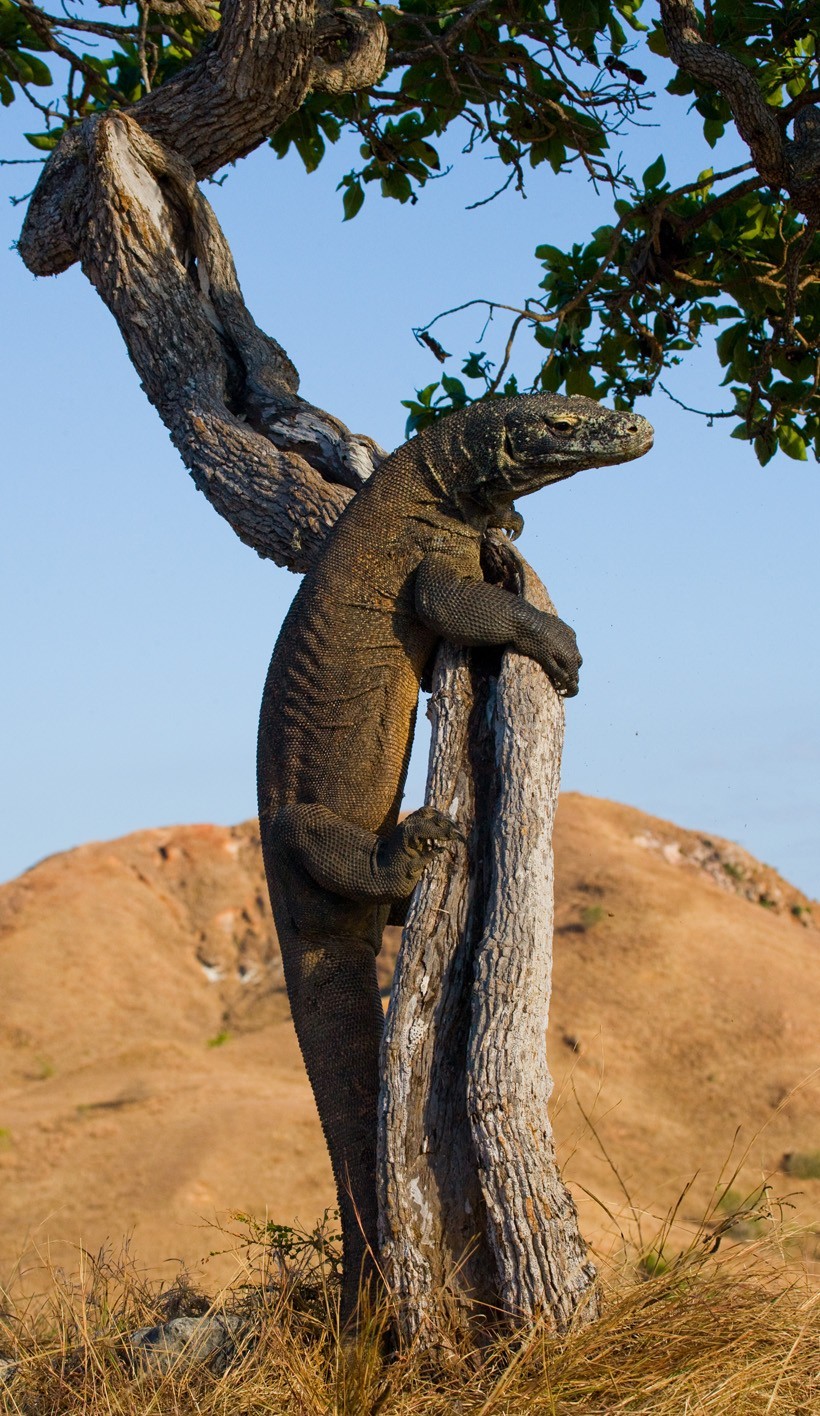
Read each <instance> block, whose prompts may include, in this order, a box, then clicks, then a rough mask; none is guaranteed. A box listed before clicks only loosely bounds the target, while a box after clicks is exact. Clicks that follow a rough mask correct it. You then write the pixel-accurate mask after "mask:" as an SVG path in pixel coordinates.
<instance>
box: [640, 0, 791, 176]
mask: <svg viewBox="0 0 820 1416" xmlns="http://www.w3.org/2000/svg"><path fill="white" fill-rule="evenodd" d="M660 5H661V18H662V21H663V32H664V34H665V35H666V42H667V44H668V45H669V54H670V57H671V59H672V61H673V63H675V64H677V66H678V68H679V69H683V70H684V72H685V73H687V74H691V76H692V78H693V79H698V80H699V81H700V82H701V83H704V84H708V85H709V86H710V87H711V88H715V89H717V90H718V92H719V93H722V94H723V97H724V98H725V99H726V101H727V103H728V104H729V107H730V108H731V110H732V115H733V117H734V120H735V123H736V125H737V130H738V132H739V133H740V136H741V137H742V138H743V141H744V142H745V143H746V144H747V145H748V147H749V149H750V151H751V154H752V157H753V159H754V164H755V167H756V168H757V170H758V172H759V173H760V175H761V177H762V178H763V180H764V182H768V183H769V185H770V186H772V187H782V186H785V185H786V184H787V178H788V166H789V164H788V156H787V152H786V140H785V138H784V135H783V132H782V130H781V127H780V124H779V122H778V120H777V115H776V114H775V112H774V109H772V108H770V107H769V105H768V104H767V103H766V101H765V99H764V97H763V95H762V93H761V92H760V88H759V86H758V84H757V82H756V80H755V78H754V75H753V74H752V73H751V72H750V70H749V69H747V68H746V66H745V65H744V64H741V62H740V60H739V59H735V58H734V56H733V55H731V54H725V53H724V52H723V51H722V50H720V49H718V47H717V45H715V44H707V43H706V42H705V40H704V39H703V38H702V37H701V34H700V30H699V29H698V17H697V11H696V10H695V6H694V0H660Z"/></svg>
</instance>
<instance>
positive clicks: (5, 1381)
mask: <svg viewBox="0 0 820 1416" xmlns="http://www.w3.org/2000/svg"><path fill="white" fill-rule="evenodd" d="M19 1366H20V1363H19V1362H12V1360H11V1358H10V1357H0V1386H10V1385H11V1383H12V1382H13V1381H14V1378H15V1376H16V1375H17V1369H18V1367H19Z"/></svg>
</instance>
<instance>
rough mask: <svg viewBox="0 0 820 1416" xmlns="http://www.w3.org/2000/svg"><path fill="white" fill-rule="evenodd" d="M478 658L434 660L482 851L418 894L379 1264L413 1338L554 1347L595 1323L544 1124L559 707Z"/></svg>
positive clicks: (438, 794)
mask: <svg viewBox="0 0 820 1416" xmlns="http://www.w3.org/2000/svg"><path fill="white" fill-rule="evenodd" d="M504 554H505V556H506V557H509V555H510V552H509V551H505V552H504ZM515 559H516V561H519V558H518V557H516V558H515ZM518 570H519V575H520V578H521V580H522V581H523V584H522V585H520V587H519V588H521V589H523V591H524V593H526V595H527V597H528V598H529V599H530V600H531V601H532V602H533V603H535V604H537V605H538V606H539V608H543V609H546V610H549V611H550V612H551V613H554V608H553V606H552V604H551V602H550V600H549V597H548V596H547V594H546V591H545V590H544V589H543V586H541V584H540V582H539V581H538V579H537V577H536V576H535V574H534V572H533V571H532V570H531V569H530V567H528V566H526V565H524V563H523V562H520V561H519V565H518ZM483 659H484V666H483V668H482V667H481V666H480V665H481V660H479V661H478V662H477V663H475V662H471V655H470V654H469V652H468V651H465V650H460V649H456V648H454V647H452V646H445V647H444V648H442V650H441V651H440V654H439V658H438V663H437V666H436V674H435V681H434V686H433V693H432V697H431V701H430V712H431V717H432V721H433V744H432V749H431V758H430V770H429V775H428V784H427V800H428V802H429V803H430V804H431V805H433V806H436V807H437V808H438V809H439V810H441V811H446V812H448V814H451V815H453V816H454V817H455V818H456V819H457V820H459V821H461V822H462V823H463V824H464V826H465V828H466V829H468V830H470V841H469V848H468V851H467V852H466V853H465V852H461V853H460V854H459V855H458V856H457V857H456V859H455V860H454V861H453V862H442V863H439V864H437V865H436V866H435V867H433V868H431V869H430V871H429V872H428V874H427V875H426V877H425V879H424V880H423V881H422V882H421V884H420V885H419V887H418V889H417V891H416V894H415V896H414V900H413V904H412V907H411V910H410V913H409V915H408V919H407V922H406V924H405V929H404V934H403V936H402V944H401V949H400V952H399V958H398V963H397V969H396V976H395V982H394V988H393V995H392V998H391V1003H390V1009H389V1012H388V1019H387V1028H386V1033H385V1041H384V1048H383V1061H382V1094H381V1101H380V1136H379V1185H380V1196H379V1198H380V1219H381V1229H382V1258H383V1262H384V1266H385V1272H386V1276H387V1280H388V1285H389V1287H390V1288H391V1289H392V1290H393V1292H394V1293H395V1294H396V1296H397V1298H398V1302H399V1321H400V1326H401V1329H402V1332H403V1335H404V1336H405V1337H406V1338H407V1339H410V1338H413V1337H415V1336H417V1335H418V1334H419V1333H421V1335H422V1337H423V1340H425V1341H427V1342H430V1343H435V1344H437V1345H438V1344H441V1343H442V1342H445V1341H446V1339H447V1334H448V1333H449V1334H451V1335H452V1333H453V1331H454V1330H455V1331H459V1330H461V1331H464V1330H469V1329H470V1328H476V1327H478V1328H479V1329H483V1328H487V1327H492V1326H494V1325H495V1324H496V1323H497V1322H498V1321H499V1319H501V1318H504V1317H510V1318H513V1319H519V1320H520V1319H529V1318H533V1317H536V1316H538V1315H541V1316H543V1317H545V1318H546V1319H547V1321H548V1322H550V1323H551V1325H552V1326H553V1327H555V1328H557V1329H559V1330H561V1329H564V1328H565V1327H566V1326H567V1325H568V1323H569V1322H570V1321H571V1320H572V1319H573V1318H575V1317H576V1315H578V1316H579V1317H580V1320H584V1321H588V1320H591V1319H592V1318H594V1317H595V1316H597V1313H598V1310H599V1296H598V1290H597V1287H596V1283H595V1270H594V1268H593V1266H592V1265H591V1264H590V1263H589V1262H588V1260H587V1255H586V1249H585V1246H584V1243H583V1240H582V1239H581V1237H580V1233H579V1231H578V1225H577V1214H576V1211H575V1206H574V1204H573V1201H572V1198H571V1196H570V1195H569V1193H568V1191H567V1190H566V1188H565V1186H564V1185H563V1183H562V1181H561V1178H560V1175H559V1173H558V1168H557V1164H556V1158H555V1148H554V1143H553V1138H552V1131H551V1128H550V1124H549V1119H548V1115H547V1103H548V1100H549V1096H550V1093H551V1090H552V1081H551V1078H550V1075H549V1071H548V1069H547V1060H546V1028H547V1014H548V1009H549V996H550V979H551V971H552V923H553V858H552V828H553V822H554V817H555V806H556V802H557V797H558V783H559V776H560V764H561V749H562V745H563V736H564V705H563V702H562V700H561V699H560V698H559V697H558V695H557V694H556V693H555V691H554V690H553V688H552V686H551V684H550V683H549V680H548V679H547V677H546V675H545V674H544V672H543V670H542V669H541V668H540V667H539V666H538V665H537V664H535V663H534V662H533V661H532V660H529V659H524V658H522V657H521V656H519V655H517V654H513V653H505V654H504V655H503V656H502V658H501V662H500V665H499V666H494V667H491V668H488V667H487V664H486V656H483Z"/></svg>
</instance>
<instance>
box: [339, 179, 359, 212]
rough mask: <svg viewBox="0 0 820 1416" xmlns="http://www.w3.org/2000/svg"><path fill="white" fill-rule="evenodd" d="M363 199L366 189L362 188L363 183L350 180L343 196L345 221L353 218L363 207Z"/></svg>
mask: <svg viewBox="0 0 820 1416" xmlns="http://www.w3.org/2000/svg"><path fill="white" fill-rule="evenodd" d="M363 201H364V191H363V189H362V186H361V183H360V182H350V183H349V184H348V185H347V186H346V187H345V191H344V196H343V197H342V206H343V207H344V219H345V221H352V220H353V218H354V216H355V215H356V212H357V211H359V210H360V209H361V206H362V203H363Z"/></svg>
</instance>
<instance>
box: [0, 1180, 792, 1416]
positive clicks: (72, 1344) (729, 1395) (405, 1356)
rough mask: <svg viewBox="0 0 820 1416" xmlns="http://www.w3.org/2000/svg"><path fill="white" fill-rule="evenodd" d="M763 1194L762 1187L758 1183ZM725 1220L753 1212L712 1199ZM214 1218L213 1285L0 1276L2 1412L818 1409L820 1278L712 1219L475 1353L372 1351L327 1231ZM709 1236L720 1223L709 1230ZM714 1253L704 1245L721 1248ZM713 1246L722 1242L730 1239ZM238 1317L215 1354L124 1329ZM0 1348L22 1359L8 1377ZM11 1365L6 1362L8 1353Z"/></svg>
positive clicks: (604, 1414)
mask: <svg viewBox="0 0 820 1416" xmlns="http://www.w3.org/2000/svg"><path fill="white" fill-rule="evenodd" d="M753 1198H754V1199H755V1200H758V1201H759V1200H760V1198H761V1197H760V1196H755V1197H753ZM719 1209H720V1211H721V1213H722V1214H723V1215H724V1216H725V1219H726V1220H727V1221H728V1220H729V1219H730V1217H731V1216H733V1215H737V1214H738V1213H740V1214H743V1215H749V1214H750V1213H755V1212H756V1211H755V1206H754V1205H753V1204H751V1203H750V1201H749V1200H746V1201H741V1202H740V1203H738V1201H737V1197H736V1196H735V1195H733V1194H731V1193H730V1192H727V1194H726V1196H724V1197H722V1198H721V1202H720V1204H719ZM236 1219H237V1227H236V1229H235V1230H234V1231H227V1232H226V1234H225V1240H226V1246H229V1247H230V1249H231V1251H232V1252H234V1253H235V1254H236V1257H237V1265H238V1268H237V1278H236V1281H235V1282H234V1283H233V1284H232V1285H231V1286H230V1287H229V1288H228V1289H226V1290H225V1291H223V1292H222V1293H220V1294H218V1295H217V1296H216V1297H209V1296H208V1295H206V1294H204V1293H203V1292H201V1291H200V1289H199V1288H198V1287H197V1286H196V1285H195V1284H194V1283H193V1282H192V1281H191V1279H190V1277H189V1276H188V1275H187V1274H185V1273H184V1272H182V1271H181V1272H180V1273H179V1274H178V1276H177V1278H176V1280H175V1282H174V1283H173V1284H172V1286H171V1287H170V1288H168V1287H166V1288H164V1289H162V1288H160V1287H159V1286H158V1285H156V1284H155V1283H152V1282H151V1281H150V1280H149V1279H148V1278H147V1277H146V1276H145V1274H144V1273H142V1272H141V1271H140V1269H139V1267H138V1265H137V1264H136V1263H135V1261H134V1259H133V1256H132V1255H131V1254H130V1252H129V1251H128V1249H127V1248H126V1250H125V1251H124V1252H123V1253H122V1254H120V1255H119V1256H117V1257H116V1258H114V1257H112V1256H111V1255H110V1254H108V1253H100V1254H97V1255H90V1254H87V1253H85V1252H81V1253H80V1254H79V1256H78V1264H77V1271H76V1272H75V1273H74V1274H73V1275H71V1276H67V1275H66V1274H64V1273H61V1272H58V1271H56V1270H51V1272H50V1273H49V1275H48V1280H49V1281H48V1286H47V1289H46V1291H44V1293H43V1295H42V1296H41V1297H40V1298H39V1299H33V1298H29V1299H28V1300H25V1301H24V1300H22V1299H20V1300H17V1301H15V1300H14V1299H13V1297H12V1295H10V1294H4V1293H2V1292H0V1410H2V1411H5V1412H15V1413H21V1414H22V1416H28V1413H31V1416H35V1413H37V1416H39V1413H49V1416H75V1413H77V1412H84V1413H87V1416H103V1413H105V1416H135V1413H140V1416H194V1413H196V1416H285V1413H287V1416H319V1413H322V1416H453V1414H454V1413H457V1416H571V1413H578V1416H615V1413H621V1412H623V1413H629V1412H632V1413H645V1416H649V1413H651V1416H681V1413H683V1412H686V1413H689V1416H695V1413H703V1416H707V1413H708V1416H737V1413H741V1412H742V1413H743V1416H754V1413H758V1412H759V1413H760V1416H786V1413H788V1416H795V1413H800V1416H810V1413H812V1412H816V1411H818V1410H820V1362H818V1356H817V1353H818V1340H820V1295H818V1294H817V1293H812V1292H811V1290H810V1287H809V1284H808V1282H807V1280H806V1279H805V1277H804V1276H801V1277H799V1279H796V1278H795V1271H794V1269H788V1268H786V1267H785V1265H782V1266H781V1267H780V1268H779V1269H778V1268H776V1267H773V1266H772V1262H771V1255H772V1253H773V1246H772V1242H771V1240H772V1236H771V1234H769V1235H768V1236H767V1240H766V1244H765V1246H764V1245H763V1244H762V1243H761V1244H759V1245H757V1246H755V1245H736V1244H733V1243H731V1242H730V1239H731V1233H730V1229H729V1228H728V1227H727V1228H726V1230H725V1231H724V1234H723V1236H722V1237H723V1238H724V1239H725V1240H726V1242H725V1243H722V1244H721V1245H718V1244H717V1241H716V1230H715V1227H714V1225H713V1226H712V1227H711V1228H710V1229H709V1230H706V1229H704V1230H702V1231H701V1232H700V1233H699V1234H698V1235H697V1236H696V1238H695V1239H694V1240H693V1241H692V1243H691V1244H690V1245H689V1247H688V1248H686V1249H685V1251H683V1252H673V1251H672V1244H671V1239H670V1234H671V1222H670V1223H669V1224H667V1225H665V1226H663V1227H662V1229H661V1231H660V1233H659V1234H658V1235H657V1236H656V1237H655V1240H654V1242H653V1244H652V1246H651V1247H649V1248H647V1247H644V1248H642V1249H641V1248H637V1247H636V1248H635V1249H634V1250H633V1251H631V1252H629V1251H628V1250H627V1249H624V1251H623V1252H622V1254H621V1255H620V1257H619V1259H618V1260H617V1262H614V1261H613V1262H610V1264H609V1265H608V1266H605V1268H604V1277H603V1282H604V1289H605V1306H604V1315H603V1317H602V1318H601V1319H600V1321H598V1322H596V1323H595V1324H594V1325H592V1326H589V1327H579V1328H577V1329H574V1330H571V1331H570V1332H569V1333H567V1334H565V1335H563V1336H561V1337H555V1336H554V1335H552V1334H550V1332H549V1331H548V1330H547V1328H546V1326H545V1325H544V1324H541V1323H530V1324H527V1325H524V1326H521V1327H520V1328H519V1329H518V1330H516V1331H511V1332H509V1333H508V1334H507V1335H506V1336H505V1337H504V1338H503V1339H499V1340H497V1341H496V1342H495V1343H494V1345H492V1346H490V1347H488V1348H485V1349H483V1350H482V1351H481V1352H480V1353H477V1352H476V1351H475V1350H474V1349H470V1348H467V1347H465V1346H464V1345H463V1343H462V1344H459V1342H458V1341H457V1340H455V1339H454V1338H453V1336H452V1334H446V1335H445V1334H442V1335H440V1336H441V1338H442V1341H441V1343H440V1345H439V1350H440V1351H442V1352H444V1351H446V1353H447V1359H446V1362H445V1363H444V1364H443V1365H442V1363H441V1361H439V1363H438V1365H436V1363H435V1361H434V1359H432V1358H431V1357H430V1354H429V1350H428V1351H427V1352H425V1351H422V1350H421V1349H420V1348H419V1347H417V1346H410V1347H408V1348H406V1349H403V1350H400V1351H398V1352H395V1353H393V1354H392V1355H391V1356H389V1357H385V1352H386V1350H387V1348H388V1343H387V1341H386V1335H387V1332H388V1329H389V1326H390V1321H389V1320H390V1314H389V1311H388V1310H387V1307H386V1306H383V1307H381V1308H380V1309H378V1310H377V1311H374V1312H372V1313H371V1314H370V1315H369V1317H368V1319H367V1321H366V1322H365V1323H364V1325H363V1328H362V1331H361V1332H360V1334H359V1337H358V1339H357V1341H356V1342H355V1343H353V1344H351V1343H350V1342H349V1341H348V1342H342V1341H341V1340H340V1335H339V1329H338V1310H337V1292H338V1273H339V1248H338V1236H336V1235H334V1234H332V1233H331V1232H330V1229H329V1226H328V1225H327V1223H325V1224H324V1225H323V1226H320V1227H318V1228H317V1229H316V1230H314V1231H313V1232H310V1233H306V1232H301V1231H298V1230H294V1229H290V1228H287V1227H285V1226H278V1225H262V1224H258V1223H255V1222H254V1221H251V1220H248V1219H247V1217H246V1216H237V1217H236ZM719 1237H720V1236H719ZM717 1247H719V1248H720V1252H719V1253H718V1252H715V1250H716V1248H717ZM727 1251H728V1254H727ZM213 1315H221V1316H223V1317H226V1318H230V1319H235V1320H236V1321H233V1322H231V1323H230V1324H228V1326H229V1327H230V1329H231V1332H232V1333H233V1339H232V1342H231V1345H230V1351H229V1354H228V1356H227V1358H226V1357H225V1354H224V1352H223V1353H222V1356H221V1359H220V1361H219V1362H217V1361H215V1360H206V1361H204V1362H201V1363H199V1364H194V1365H192V1364H190V1363H187V1362H186V1361H185V1354H184V1353H183V1354H182V1355H181V1356H180V1357H179V1359H178V1360H175V1361H172V1362H171V1363H170V1365H169V1364H166V1366H165V1368H164V1369H162V1370H160V1369H158V1368H157V1367H155V1366H154V1367H152V1366H150V1365H148V1364H146V1363H144V1362H141V1360H140V1358H139V1355H138V1354H135V1353H134V1350H133V1348H132V1347H131V1345H130V1343H129V1341H128V1338H129V1335H130V1334H131V1333H133V1332H135V1331H136V1330H137V1329H143V1328H147V1327H151V1326H152V1325H155V1324H159V1323H167V1322H169V1321H170V1320H172V1319H174V1318H177V1317H180V1316H193V1317H202V1318H205V1319H207V1318H208V1316H213ZM3 1358H5V1359H6V1360H8V1361H11V1362H13V1363H16V1364H17V1367H16V1370H15V1371H14V1374H13V1375H12V1376H11V1379H10V1380H9V1381H8V1382H7V1384H6V1383H4V1381H3V1376H2V1372H3ZM11 1370H12V1369H7V1371H11Z"/></svg>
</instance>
